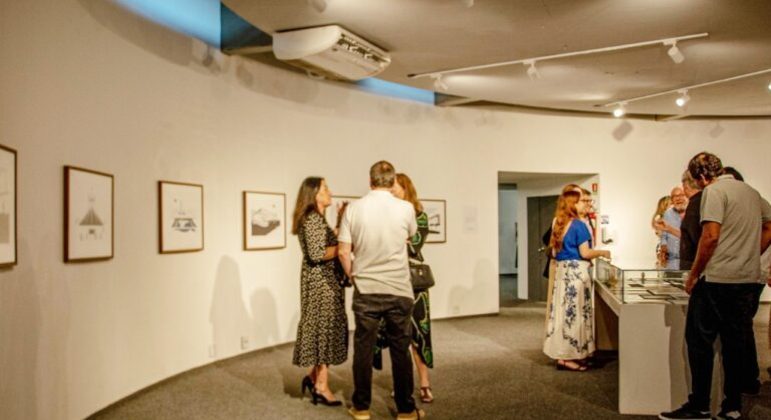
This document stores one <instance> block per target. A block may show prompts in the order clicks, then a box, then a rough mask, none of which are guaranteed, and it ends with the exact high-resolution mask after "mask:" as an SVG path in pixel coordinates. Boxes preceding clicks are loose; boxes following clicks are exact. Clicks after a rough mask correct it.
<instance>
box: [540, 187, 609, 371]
mask: <svg viewBox="0 0 771 420" xmlns="http://www.w3.org/2000/svg"><path fill="white" fill-rule="evenodd" d="M585 205H586V204H585V203H584V202H582V201H581V193H579V192H577V191H566V192H564V193H562V196H560V200H559V204H558V207H557V212H556V215H555V218H554V229H553V230H552V235H551V240H550V245H551V248H552V250H553V251H552V252H553V254H554V255H553V256H554V261H555V275H554V286H553V288H552V300H551V303H550V304H549V306H548V308H547V311H548V320H547V328H546V340H545V341H544V345H543V351H544V353H546V355H547V356H549V357H551V358H552V359H555V360H556V361H557V369H561V370H562V369H567V370H572V371H581V372H582V371H585V370H586V365H585V364H583V363H582V361H583V360H584V359H586V358H587V357H588V356H589V355H590V354H592V352H594V349H595V344H594V307H593V304H592V297H593V296H592V295H593V287H592V279H591V276H590V274H589V267H590V260H592V259H594V258H597V257H605V258H610V251H604V250H594V249H592V234H591V233H590V232H589V229H588V228H587V227H586V224H585V223H583V222H582V221H581V219H580V216H579V215H580V214H582V213H583V212H584V206H585Z"/></svg>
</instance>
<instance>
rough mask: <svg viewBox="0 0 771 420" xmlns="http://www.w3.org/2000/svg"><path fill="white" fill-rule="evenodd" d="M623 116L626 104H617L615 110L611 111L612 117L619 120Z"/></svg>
mask: <svg viewBox="0 0 771 420" xmlns="http://www.w3.org/2000/svg"><path fill="white" fill-rule="evenodd" d="M624 115H626V103H624V102H622V103H620V104H618V106H617V107H616V109H614V110H613V116H614V117H616V118H621V117H623V116H624Z"/></svg>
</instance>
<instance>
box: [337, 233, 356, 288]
mask: <svg viewBox="0 0 771 420" xmlns="http://www.w3.org/2000/svg"><path fill="white" fill-rule="evenodd" d="M351 249H352V247H351V243H350V242H340V243H339V244H338V245H337V256H338V258H340V263H341V264H342V265H343V271H345V275H346V276H348V278H350V279H351V282H353V281H354V280H353V276H352V275H351V264H352V260H351Z"/></svg>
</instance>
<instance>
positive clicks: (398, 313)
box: [338, 161, 424, 420]
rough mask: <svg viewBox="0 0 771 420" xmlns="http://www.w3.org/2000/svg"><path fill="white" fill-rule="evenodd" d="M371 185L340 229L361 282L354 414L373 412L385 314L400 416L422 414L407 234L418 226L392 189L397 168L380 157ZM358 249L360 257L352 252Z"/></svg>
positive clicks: (361, 417)
mask: <svg viewBox="0 0 771 420" xmlns="http://www.w3.org/2000/svg"><path fill="white" fill-rule="evenodd" d="M369 178H370V188H371V191H370V192H369V193H368V194H367V195H365V196H364V197H362V198H361V199H359V200H357V201H356V202H355V203H353V204H351V205H350V206H348V208H347V209H346V210H345V214H344V215H343V221H342V224H341V225H340V234H339V235H338V242H339V251H338V254H339V256H340V261H341V262H342V264H343V269H344V270H345V272H346V274H348V276H349V277H350V278H351V279H352V280H353V284H354V287H355V288H356V289H355V291H354V295H353V313H354V315H355V317H356V332H355V334H354V344H353V380H354V388H355V389H354V393H353V398H352V400H353V407H351V409H350V410H349V413H350V414H351V416H352V417H353V418H354V419H357V420H367V419H369V418H370V414H369V406H370V403H371V401H372V360H373V355H374V350H375V341H376V340H377V331H378V328H379V327H380V321H381V319H384V320H385V324H386V334H387V338H388V343H389V352H390V354H391V364H392V365H393V370H392V372H393V382H394V400H395V402H396V408H397V411H398V412H399V414H398V416H397V418H398V419H417V418H419V417H422V415H423V414H424V413H423V412H422V410H417V409H416V408H415V400H414V399H413V397H412V393H413V387H414V384H413V377H412V360H411V359H410V353H409V347H410V337H411V334H410V332H411V330H410V329H411V327H412V324H411V322H412V319H411V317H412V307H413V304H414V294H413V291H412V284H411V282H410V270H409V265H408V259H407V239H408V238H410V237H411V236H412V235H414V234H415V232H416V231H417V228H418V227H417V222H416V220H415V211H414V209H413V207H412V205H411V204H410V203H408V202H406V201H403V200H399V199H398V198H396V197H394V196H393V195H392V194H391V189H392V188H393V185H394V182H395V179H396V171H395V170H394V167H393V165H391V164H390V163H388V162H386V161H380V162H377V163H375V164H374V165H372V168H370V171H369ZM352 252H353V253H354V254H355V259H354V258H352V255H351V253H352Z"/></svg>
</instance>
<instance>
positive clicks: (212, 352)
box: [209, 344, 217, 359]
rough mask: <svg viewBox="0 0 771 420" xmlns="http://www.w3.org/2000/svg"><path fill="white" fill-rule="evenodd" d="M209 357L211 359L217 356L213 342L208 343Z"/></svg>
mask: <svg viewBox="0 0 771 420" xmlns="http://www.w3.org/2000/svg"><path fill="white" fill-rule="evenodd" d="M209 357H210V358H212V359H213V358H215V357H217V346H215V345H214V344H209Z"/></svg>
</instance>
